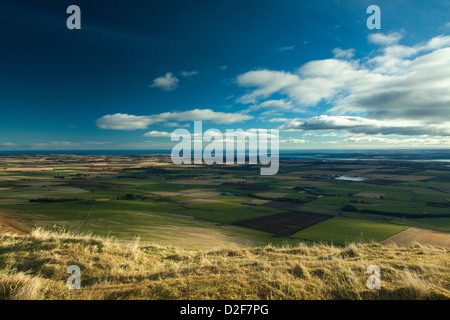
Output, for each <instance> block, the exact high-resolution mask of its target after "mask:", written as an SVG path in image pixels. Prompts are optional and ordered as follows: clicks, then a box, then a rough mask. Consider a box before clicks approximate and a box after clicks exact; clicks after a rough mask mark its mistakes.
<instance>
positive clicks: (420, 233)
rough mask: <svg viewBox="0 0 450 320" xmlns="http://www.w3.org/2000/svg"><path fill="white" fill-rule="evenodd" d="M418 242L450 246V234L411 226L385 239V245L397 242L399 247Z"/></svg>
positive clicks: (382, 242) (383, 242)
mask: <svg viewBox="0 0 450 320" xmlns="http://www.w3.org/2000/svg"><path fill="white" fill-rule="evenodd" d="M416 242H418V243H420V244H422V245H432V246H437V247H445V248H450V234H447V233H441V232H436V231H431V230H424V229H417V228H409V229H408V230H405V231H402V232H400V233H398V234H396V235H394V236H392V237H390V238H388V239H386V240H384V241H381V244H383V245H392V244H395V245H397V246H399V247H412V246H414V244H415V243H416Z"/></svg>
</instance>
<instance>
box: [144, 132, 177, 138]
mask: <svg viewBox="0 0 450 320" xmlns="http://www.w3.org/2000/svg"><path fill="white" fill-rule="evenodd" d="M170 135H171V133H170V132H164V131H155V130H153V131H150V132H147V133H145V134H144V137H158V138H159V137H170Z"/></svg>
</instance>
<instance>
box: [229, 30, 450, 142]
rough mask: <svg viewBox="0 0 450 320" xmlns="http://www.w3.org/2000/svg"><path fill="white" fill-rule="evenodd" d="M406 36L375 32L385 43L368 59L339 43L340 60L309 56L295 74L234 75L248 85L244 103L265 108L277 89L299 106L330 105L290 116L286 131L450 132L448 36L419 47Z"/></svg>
mask: <svg viewBox="0 0 450 320" xmlns="http://www.w3.org/2000/svg"><path fill="white" fill-rule="evenodd" d="M401 38H402V35H401V34H399V33H391V34H388V35H384V34H373V35H371V36H370V37H369V41H371V42H373V43H376V44H377V45H379V46H380V48H379V50H378V51H376V52H375V55H374V56H373V57H370V58H366V59H362V60H357V59H353V58H352V57H353V56H352V55H353V51H352V50H351V49H350V51H348V50H342V49H339V50H336V49H335V50H334V51H333V53H334V55H335V58H333V59H324V60H317V61H311V62H308V63H306V64H304V65H303V66H301V67H300V68H299V69H297V70H296V71H294V72H286V71H277V70H267V69H264V70H253V71H249V72H246V73H244V74H241V75H239V76H238V77H237V79H236V80H237V83H238V84H239V85H240V86H242V87H246V88H248V89H247V92H246V93H245V94H244V95H242V96H241V97H240V98H239V100H238V101H239V102H241V103H248V104H249V103H252V104H253V105H258V106H261V105H263V104H264V102H265V100H266V101H272V100H273V99H272V96H273V95H277V97H279V96H281V97H283V96H284V97H285V99H282V100H284V101H287V103H289V102H292V103H293V104H294V105H295V107H296V108H298V109H299V110H301V109H302V108H308V107H309V108H311V107H315V106H318V105H319V104H320V105H321V106H330V107H329V109H328V110H327V111H325V112H324V113H325V114H327V115H328V118H326V117H314V118H312V119H309V121H308V120H307V119H306V120H303V121H297V122H296V123H293V122H288V123H286V124H285V125H284V126H283V127H282V128H283V129H285V130H291V129H293V128H296V129H301V130H322V129H319V128H320V127H321V126H323V129H327V128H328V129H335V130H346V131H349V132H364V131H365V132H368V133H371V134H376V133H380V134H404V135H414V134H426V135H448V129H447V128H448V125H449V122H450V108H449V106H450V36H442V35H441V36H437V37H434V38H432V39H430V40H429V41H427V42H424V43H419V44H417V45H413V46H404V45H400V44H399V41H400V40H401ZM338 57H339V58H338ZM270 103H271V102H270ZM350 116H353V117H350ZM355 116H358V117H355ZM399 123H401V124H402V126H399V125H397V124H399Z"/></svg>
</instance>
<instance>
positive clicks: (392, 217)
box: [0, 155, 450, 246]
mask: <svg viewBox="0 0 450 320" xmlns="http://www.w3.org/2000/svg"><path fill="white" fill-rule="evenodd" d="M98 158H101V161H100V162H101V163H102V164H98V163H97V164H96V165H95V166H93V165H91V162H90V161H94V163H95V161H96V159H97V158H96V157H93V156H90V157H87V156H86V157H79V156H78V157H72V156H68V155H66V156H54V157H52V158H49V157H47V156H39V155H28V156H21V157H15V156H5V157H4V158H0V218H1V217H4V218H5V219H11V223H12V224H13V225H14V224H15V225H16V226H20V228H21V229H23V230H24V231H29V230H31V228H33V226H34V225H46V226H50V225H58V226H65V227H68V228H69V229H73V230H77V229H78V228H79V227H80V226H81V225H82V224H83V222H84V220H85V218H86V216H87V214H88V212H89V211H90V209H91V207H92V205H93V203H94V202H95V206H94V208H93V211H92V213H91V215H90V216H89V219H88V220H87V223H86V224H85V227H84V229H83V232H92V233H94V234H98V235H103V236H104V235H108V236H113V237H116V238H118V239H123V240H132V239H133V238H134V237H136V236H138V237H140V238H141V239H142V240H143V241H148V242H155V243H163V244H173V245H186V246H201V245H209V246H215V245H217V246H225V245H227V244H229V245H235V244H237V245H245V244H250V243H251V244H268V243H272V244H277V245H283V244H295V243H298V242H299V241H306V242H326V243H333V244H335V245H345V244H346V243H348V242H352V241H362V242H369V241H373V240H374V241H381V240H384V239H386V238H388V237H390V236H392V235H394V234H396V233H398V232H400V231H402V228H406V227H408V226H412V227H421V228H425V229H432V230H437V231H442V232H450V217H449V213H450V210H449V208H450V207H446V204H447V203H448V202H449V200H450V194H449V193H448V192H450V191H449V190H448V189H447V188H448V186H449V183H450V173H449V172H448V171H449V170H450V168H448V167H446V166H443V165H439V164H429V165H428V166H430V168H433V169H436V168H438V169H439V170H440V171H437V173H436V174H434V173H433V174H434V175H431V174H430V172H426V171H424V169H423V168H420V170H417V171H414V170H412V169H410V168H403V167H402V168H401V169H398V168H386V166H385V165H384V164H383V165H381V164H377V163H376V162H371V163H362V164H354V165H352V164H350V165H349V164H341V163H322V162H320V161H317V162H316V163H315V164H314V165H311V164H308V163H304V162H302V160H298V161H297V162H292V161H291V162H287V163H283V162H282V163H281V165H280V174H279V175H278V176H273V177H270V176H269V177H261V176H259V175H257V174H255V172H257V171H256V170H255V169H254V168H252V167H245V168H244V167H239V166H232V167H229V166H210V167H208V166H195V167H187V166H174V165H172V164H171V162H170V160H169V159H167V157H164V156H139V157H128V156H108V157H98ZM44 160H45V161H44ZM13 163H14V164H13ZM35 163H44V164H42V165H41V166H40V167H39V168H36V165H35ZM149 163H151V165H150V164H149ZM19 165H20V168H18V167H17V166H19ZM28 165H31V166H32V169H27V168H28ZM16 169H17V170H16ZM11 170H12V171H11ZM316 170H318V171H316ZM352 170H356V171H355V175H358V176H365V175H366V176H368V177H369V178H368V180H367V181H364V182H354V181H339V180H335V179H331V178H329V177H337V176H339V175H341V174H349V175H351V174H352ZM380 171H381V172H382V173H383V174H385V173H386V172H388V173H389V172H392V173H395V172H398V174H397V176H396V177H397V179H400V180H399V181H398V182H396V181H394V182H393V181H391V180H389V179H387V180H386V183H385V182H384V180H383V179H382V178H380V173H378V172H380ZM435 171H436V170H435ZM435 171H433V172H435ZM315 172H319V173H320V174H317V173H315ZM356 172H357V173H356ZM404 172H407V173H408V174H407V175H403V176H402V175H401V174H400V173H404ZM324 173H326V174H327V175H328V178H326V179H323V178H321V175H323V174H324ZM383 174H382V175H383ZM371 175H373V177H374V178H372V179H371V178H370V177H371ZM382 175H381V176H382ZM391 176H395V175H391ZM388 177H389V176H388ZM403 177H405V178H403ZM421 177H431V178H432V179H434V180H430V181H402V180H401V179H403V180H407V179H412V180H420V179H422V178H421ZM436 179H437V180H436ZM446 179H449V181H448V183H447V180H446ZM373 194H375V195H376V194H382V195H383V196H382V197H378V196H376V197H374V196H371V195H373ZM43 199H44V200H45V201H46V202H44V201H43ZM68 200H70V201H68ZM295 212H300V213H302V214H307V215H315V214H321V215H326V216H330V217H332V218H331V219H329V220H326V221H323V222H319V223H317V224H315V225H307V226H302V225H301V224H299V226H298V229H297V230H298V231H296V233H294V234H293V235H291V236H287V235H284V236H281V235H279V234H278V233H276V232H275V231H276V228H278V227H279V228H284V227H283V223H284V224H287V225H289V226H291V224H292V223H294V225H293V227H295V226H296V225H295V223H298V222H292V221H293V220H292V221H285V222H277V221H276V220H272V219H277V217H279V216H278V215H277V214H282V213H290V216H291V217H295V215H294V216H292V213H295ZM427 215H428V216H427ZM430 215H431V216H430ZM405 216H406V219H404V217H405ZM260 217H266V218H264V219H263V221H264V222H263V223H267V224H269V225H272V224H273V225H274V226H275V229H274V230H275V231H274V233H269V232H265V231H259V230H267V229H266V228H265V227H264V225H263V226H256V225H255V226H254V227H253V224H252V223H250V224H247V225H246V226H247V227H245V228H244V227H237V226H234V225H232V224H233V223H237V222H239V221H241V220H251V219H256V218H260ZM290 219H291V218H290ZM252 221H253V220H252ZM255 221H258V220H255ZM272 221H273V223H272ZM280 223H281V224H280ZM314 223H316V222H314ZM403 225H404V226H403ZM269 229H270V228H269ZM281 234H283V233H281Z"/></svg>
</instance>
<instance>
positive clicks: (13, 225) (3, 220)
mask: <svg viewBox="0 0 450 320" xmlns="http://www.w3.org/2000/svg"><path fill="white" fill-rule="evenodd" d="M2 233H14V234H20V235H24V234H27V233H26V232H24V231H23V230H22V229H21V228H20V227H19V224H18V223H17V222H16V221H14V220H13V219H10V218H8V217H5V216H3V215H0V234H2Z"/></svg>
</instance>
